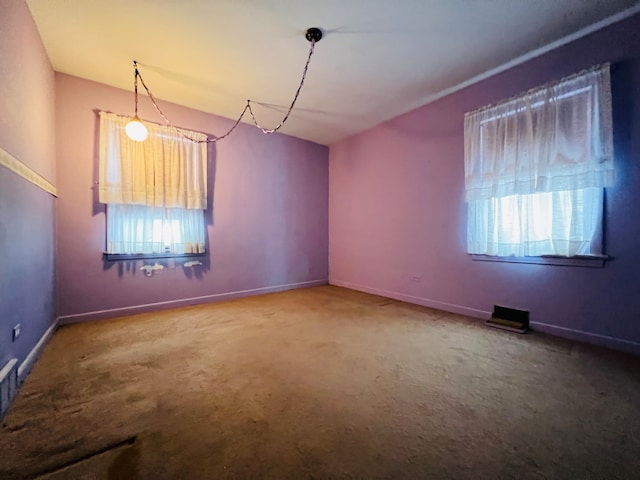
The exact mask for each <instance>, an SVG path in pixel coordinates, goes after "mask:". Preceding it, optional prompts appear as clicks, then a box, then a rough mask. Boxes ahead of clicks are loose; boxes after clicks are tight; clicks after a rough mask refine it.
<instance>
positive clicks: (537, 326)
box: [329, 279, 640, 355]
mask: <svg viewBox="0 0 640 480" xmlns="http://www.w3.org/2000/svg"><path fill="white" fill-rule="evenodd" d="M329 284H330V285H336V286H339V287H345V288H350V289H352V290H358V291H361V292H367V293H372V294H374V295H381V296H383V297H388V298H393V299H395V300H402V301H403V302H409V303H415V304H416V305H422V306H423V307H429V308H437V309H438V310H444V311H446V312H452V313H457V314H460V315H466V316H468V317H474V318H479V319H482V320H487V319H489V318H491V312H485V311H483V310H477V309H475V308H469V307H464V306H461V305H454V304H450V303H444V302H438V301H436V300H429V299H428V298H422V297H415V296H413V295H406V294H404V293H398V292H392V291H388V290H382V289H379V288H373V287H367V286H365V285H358V284H355V283H350V282H344V281H342V280H333V279H330V280H329ZM530 325H531V328H532V329H533V330H537V331H539V332H545V333H549V334H551V335H556V336H558V337H564V338H569V339H571V340H577V341H579V342H585V343H591V344H595V345H601V346H604V347H608V348H612V349H614V350H620V351H623V352H628V353H634V354H636V355H640V343H638V342H633V341H630V340H624V339H621V338H615V337H609V336H607V335H600V334H597V333H590V332H584V331H582V330H574V329H572V328H566V327H559V326H557V325H551V324H548V323H542V322H530Z"/></svg>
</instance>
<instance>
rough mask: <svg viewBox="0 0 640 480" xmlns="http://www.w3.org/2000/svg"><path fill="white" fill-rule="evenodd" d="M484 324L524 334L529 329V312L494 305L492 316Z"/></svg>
mask: <svg viewBox="0 0 640 480" xmlns="http://www.w3.org/2000/svg"><path fill="white" fill-rule="evenodd" d="M485 324H486V325H488V326H490V327H495V328H500V329H502V330H508V331H510V332H517V333H525V332H526V331H527V330H528V329H529V312H528V311H526V310H516V309H515V308H508V307H501V306H500V305H494V306H493V315H491V318H490V319H489V320H487V321H486V322H485Z"/></svg>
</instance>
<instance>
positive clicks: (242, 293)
mask: <svg viewBox="0 0 640 480" xmlns="http://www.w3.org/2000/svg"><path fill="white" fill-rule="evenodd" d="M327 283H328V281H327V279H321V280H311V281H308V282H299V283H290V284H287V285H275V286H272V287H262V288H254V289H251V290H238V291H236V292H225V293H216V294H213V295H204V296H201V297H190V298H181V299H179V300H169V301H166V302H156V303H147V304H144V305H132V306H130V307H122V308H111V309H108V310H98V311H95V312H85V313H76V314H73V315H62V316H60V317H58V323H59V324H60V325H68V324H70V323H79V322H85V321H87V320H98V319H102V318H110V317H119V316H125V315H134V314H136V313H145V312H151V311H154V310H160V309H165V308H176V307H186V306H190V305H198V304H201V303H209V302H219V301H222V300H233V299H234V298H242V297H250V296H253V295H262V294H265V293H275V292H283V291H285V290H293V289H296V288H305V287H317V286H320V285H326V284H327Z"/></svg>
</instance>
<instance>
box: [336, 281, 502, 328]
mask: <svg viewBox="0 0 640 480" xmlns="http://www.w3.org/2000/svg"><path fill="white" fill-rule="evenodd" d="M329 284H330V285H335V286H337V287H345V288H350V289H351V290H358V291H360V292H366V293H372V294H374V295H381V296H383V297H388V298H393V299H394V300H401V301H403V302H408V303H414V304H416V305H421V306H423V307H429V308H435V309H438V310H443V311H445V312H451V313H457V314H458V315H465V316H467V317H473V318H479V319H482V320H488V319H489V318H491V312H485V311H484V310H477V309H475V308H470V307H465V306H462V305H455V304H453V303H445V302H439V301H437V300H430V299H428V298H423V297H415V296H413V295H407V294H406V293H399V292H392V291H389V290H383V289H381V288H374V287H367V286H365V285H358V284H356V283H351V282H344V281H342V280H333V279H330V280H329Z"/></svg>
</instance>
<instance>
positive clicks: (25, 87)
mask: <svg viewBox="0 0 640 480" xmlns="http://www.w3.org/2000/svg"><path fill="white" fill-rule="evenodd" d="M54 140H55V134H54V74H53V70H52V68H51V65H50V63H49V60H48V58H47V55H46V52H45V50H44V47H43V46H42V42H41V40H40V35H39V34H38V31H37V29H36V26H35V23H34V22H33V19H32V18H31V13H30V12H29V9H28V8H27V5H26V4H25V3H24V1H22V0H0V149H1V150H3V151H5V152H7V153H8V154H10V155H11V156H13V157H15V158H17V159H18V160H19V161H21V162H22V163H24V164H25V165H26V166H28V167H30V168H31V169H32V170H34V171H35V172H37V173H38V174H40V175H41V176H43V177H45V178H46V179H47V180H49V181H50V182H52V183H55V141H54ZM54 208H55V197H53V196H52V195H50V194H49V193H46V192H45V191H44V190H42V189H40V188H39V187H37V186H35V185H33V184H32V183H30V182H28V181H27V180H25V179H23V178H22V177H20V176H18V175H16V174H15V173H13V172H12V171H10V170H9V169H7V168H5V167H3V166H0V367H2V366H3V365H4V364H5V362H6V361H7V360H8V359H10V358H14V357H15V358H18V361H19V362H20V364H22V362H23V361H24V360H25V359H26V357H27V355H28V354H29V352H31V350H32V349H33V348H34V346H35V345H36V344H37V343H38V341H39V340H40V338H42V336H43V335H44V333H45V332H46V331H47V329H48V328H49V327H50V326H51V325H52V324H53V322H54V320H55V305H54V264H53V255H54V246H53V245H54ZM17 323H20V324H21V325H22V334H21V336H20V337H18V339H17V340H16V341H15V342H12V328H13V326H14V325H15V324H17Z"/></svg>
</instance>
